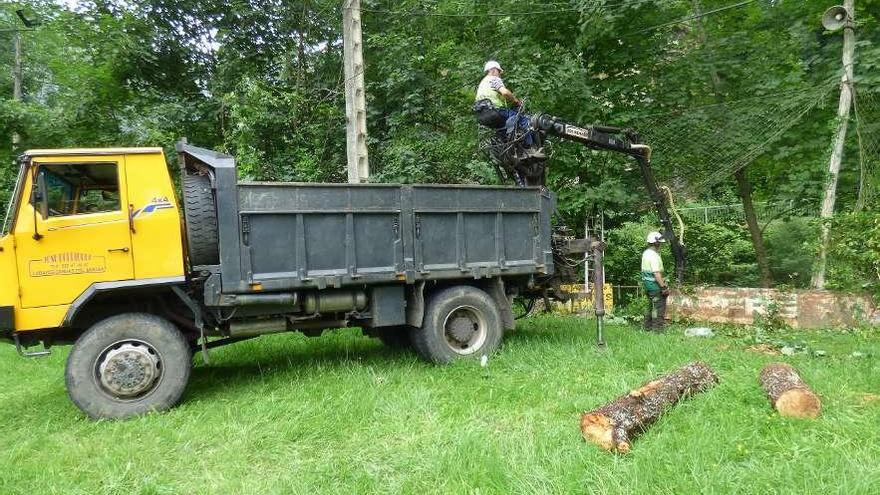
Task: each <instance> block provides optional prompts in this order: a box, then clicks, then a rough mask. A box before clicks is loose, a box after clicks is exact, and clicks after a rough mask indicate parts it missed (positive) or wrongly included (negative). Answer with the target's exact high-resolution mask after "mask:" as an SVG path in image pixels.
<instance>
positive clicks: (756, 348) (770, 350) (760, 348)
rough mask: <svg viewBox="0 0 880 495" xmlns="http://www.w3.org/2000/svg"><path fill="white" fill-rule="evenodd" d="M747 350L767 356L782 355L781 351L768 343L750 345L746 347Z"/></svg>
mask: <svg viewBox="0 0 880 495" xmlns="http://www.w3.org/2000/svg"><path fill="white" fill-rule="evenodd" d="M746 350H747V351H749V352H755V353H758V354H766V355H767V356H779V355H780V354H782V353H781V352H779V349H777V348H775V347H773V346H772V345H770V344H767V343H761V344H755V345H750V346H748V347H746Z"/></svg>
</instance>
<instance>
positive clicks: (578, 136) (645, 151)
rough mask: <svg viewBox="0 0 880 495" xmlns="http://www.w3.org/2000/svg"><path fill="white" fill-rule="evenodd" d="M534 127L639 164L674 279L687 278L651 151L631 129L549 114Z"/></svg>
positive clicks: (682, 251)
mask: <svg viewBox="0 0 880 495" xmlns="http://www.w3.org/2000/svg"><path fill="white" fill-rule="evenodd" d="M532 126H533V127H534V128H536V129H537V130H538V131H542V132H544V133H546V134H549V135H553V136H557V137H559V138H562V139H566V140H568V141H573V142H576V143H580V144H582V145H584V146H586V147H588V148H591V149H596V150H604V151H613V152H617V153H623V154H625V155H629V156H631V157H632V158H633V159H635V161H636V162H637V163H638V164H639V172H640V173H641V175H642V181H643V182H644V184H645V188H646V189H647V190H648V196H649V197H650V198H651V202H652V203H653V205H654V209H655V210H656V211H657V215H658V216H659V217H660V223H661V224H662V225H663V229H664V232H663V236H664V238H666V239H667V240H668V241H669V245H670V247H671V248H672V255H673V257H674V259H675V278H676V280H677V281H678V282H679V283H680V282H681V281H682V280H683V277H684V263H685V247H684V245H683V244H681V242H680V240H679V239H678V236H677V235H676V233H675V229H674V228H673V225H672V218H671V216H670V214H669V204H668V202H667V198H666V196H665V195H664V194H663V192H662V191H661V190H660V187H659V186H658V185H657V180H656V179H655V178H654V172H653V170H652V169H651V147H650V146H648V145H646V144H644V143H643V142H642V140H641V137H640V136H639V135H638V133H636V132H635V131H633V130H631V129H623V128H619V127H610V126H600V125H593V126H577V125H573V124H570V123H568V122H565V121H564V120H562V119H560V118H558V117H554V116H552V115H548V114H539V115H536V116H534V117H533V118H532Z"/></svg>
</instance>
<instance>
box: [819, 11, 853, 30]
mask: <svg viewBox="0 0 880 495" xmlns="http://www.w3.org/2000/svg"><path fill="white" fill-rule="evenodd" d="M851 20H852V17H851V16H850V15H849V12H848V11H847V10H846V8H844V7H843V6H842V5H835V6H834V7H831V8H830V9H828V10H826V11H825V13H824V14H822V27H824V28H825V29H827V30H829V31H837V30H838V29H840V28H842V27H844V26H846V25H847V23H849V22H850V21H851Z"/></svg>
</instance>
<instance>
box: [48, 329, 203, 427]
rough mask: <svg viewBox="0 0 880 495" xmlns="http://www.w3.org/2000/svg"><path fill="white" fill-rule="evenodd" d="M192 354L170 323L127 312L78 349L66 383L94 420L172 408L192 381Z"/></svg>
mask: <svg viewBox="0 0 880 495" xmlns="http://www.w3.org/2000/svg"><path fill="white" fill-rule="evenodd" d="M191 368H192V355H191V354H190V349H189V346H188V345H187V342H186V339H185V338H184V336H183V334H181V333H180V331H178V330H177V328H175V326H174V325H172V324H171V323H170V322H168V321H167V320H164V319H162V318H159V317H158V316H155V315H151V314H144V313H127V314H122V315H118V316H113V317H111V318H107V319H106V320H103V321H100V322H98V323H96V324H95V325H94V326H93V327H92V328H90V329H89V330H88V331H87V332H86V333H84V334H83V335H82V336H81V337H80V338H79V339H78V340H77V341H76V344H74V347H73V350H72V351H71V352H70V356H68V358H67V370H66V372H65V381H66V382H67V393H68V395H69V396H70V399H71V400H72V401H73V403H74V404H76V406H77V407H79V408H80V409H81V410H82V411H83V412H84V413H86V414H88V415H89V416H90V417H92V418H94V419H121V418H128V417H131V416H138V415H141V414H145V413H148V412H151V411H163V410H166V409H170V408H171V407H173V406H174V405H175V404H177V402H178V401H179V400H180V398H181V396H182V395H183V391H184V389H185V388H186V384H187V381H189V374H190V369H191Z"/></svg>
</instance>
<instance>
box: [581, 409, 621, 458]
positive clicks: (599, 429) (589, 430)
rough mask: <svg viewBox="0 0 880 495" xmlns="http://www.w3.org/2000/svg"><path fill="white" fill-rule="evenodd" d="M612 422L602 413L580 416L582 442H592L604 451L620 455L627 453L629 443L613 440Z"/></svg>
mask: <svg viewBox="0 0 880 495" xmlns="http://www.w3.org/2000/svg"><path fill="white" fill-rule="evenodd" d="M614 428H615V426H614V421H612V420H611V418H609V417H608V416H605V415H604V414H602V413H597V412H591V413H584V415H583V416H581V433H582V434H583V435H584V440H586V441H588V442H593V443H594V444H596V445H598V446H599V447H601V448H603V449H605V450H614V451H617V452H621V453H624V454H625V453H627V452H629V442H620V443H618V442H616V441H615V438H614Z"/></svg>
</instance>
